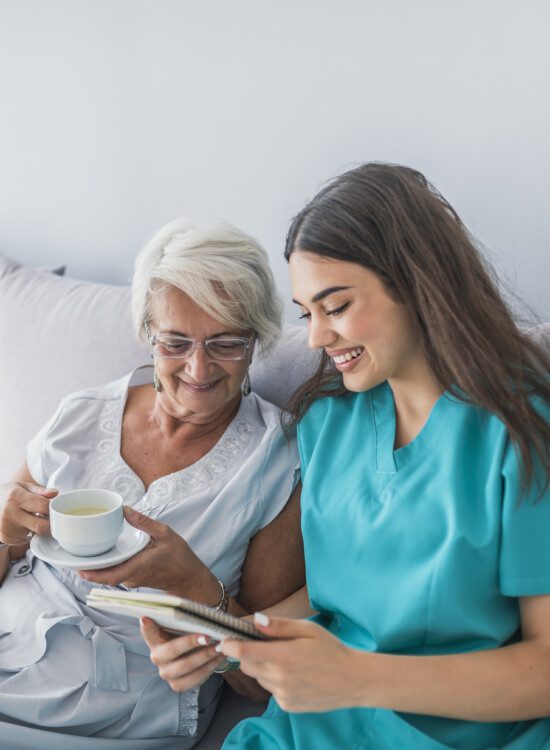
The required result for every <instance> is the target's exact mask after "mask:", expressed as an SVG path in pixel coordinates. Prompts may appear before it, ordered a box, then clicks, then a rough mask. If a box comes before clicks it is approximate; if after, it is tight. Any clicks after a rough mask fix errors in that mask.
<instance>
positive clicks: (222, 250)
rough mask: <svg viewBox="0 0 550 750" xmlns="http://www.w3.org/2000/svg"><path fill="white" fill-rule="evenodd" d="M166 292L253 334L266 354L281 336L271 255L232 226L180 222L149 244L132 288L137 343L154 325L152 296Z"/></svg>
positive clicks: (140, 257)
mask: <svg viewBox="0 0 550 750" xmlns="http://www.w3.org/2000/svg"><path fill="white" fill-rule="evenodd" d="M165 286H172V287H175V288H176V289H179V290H180V291H182V292H184V293H185V294H187V295H188V296H189V297H190V298H191V299H192V300H193V302H195V303H196V304H197V305H199V307H201V308H202V309H203V310H205V311H206V312H207V313H208V314H209V315H211V316H212V317H213V318H215V319H216V320H219V321H220V322H221V323H224V324H226V325H228V326H231V327H232V328H237V329H240V330H249V329H250V330H252V331H253V332H254V333H255V334H256V337H257V341H258V343H259V344H260V348H261V351H262V352H267V351H269V350H270V349H271V348H272V347H273V346H274V345H275V343H276V342H277V340H278V338H279V336H280V332H281V316H282V303H281V299H280V296H279V293H278V291H277V288H276V286H275V281H274V279H273V274H272V272H271V268H270V267H269V259H268V256H267V253H266V251H265V250H264V249H263V247H262V246H261V245H260V244H259V243H258V242H257V241H256V240H255V239H253V238H252V237H250V236H249V235H247V234H244V232H241V231H240V230H239V229H237V228H235V227H233V226H231V224H228V223H226V222H221V221H219V222H216V223H215V224H210V225H207V226H198V225H196V224H194V223H193V222H192V221H191V220H190V219H176V220H175V221H172V222H170V223H169V224H166V225H165V226H164V227H162V229H160V230H159V231H158V232H157V233H156V234H155V235H154V236H153V237H152V238H151V239H150V240H149V242H148V243H147V244H146V245H145V247H144V248H143V250H141V252H140V253H139V255H138V256H137V258H136V262H135V266H134V278H133V282H132V316H133V320H134V326H135V330H136V333H137V335H138V337H140V338H143V337H144V324H146V323H149V322H150V320H151V297H152V295H153V294H154V293H155V292H156V291H158V290H159V289H162V288H163V287H165Z"/></svg>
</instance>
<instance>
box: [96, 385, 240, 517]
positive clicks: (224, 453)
mask: <svg viewBox="0 0 550 750" xmlns="http://www.w3.org/2000/svg"><path fill="white" fill-rule="evenodd" d="M123 407H124V398H122V399H116V400H114V401H105V402H104V406H103V408H102V409H101V412H100V414H99V418H98V421H97V428H96V454H95V462H96V470H97V475H98V476H100V477H101V478H102V486H103V487H104V488H105V489H109V490H112V491H113V492H118V493H119V494H121V495H122V497H123V498H124V500H125V502H126V503H127V504H128V505H131V506H132V507H135V508H136V509H137V510H140V511H141V512H142V513H146V514H147V515H150V511H152V510H155V509H158V508H159V507H164V506H165V505H166V504H167V503H168V502H170V501H171V500H174V499H176V498H177V499H178V500H183V499H185V498H187V497H190V496H191V495H194V494H196V493H197V492H202V491H203V490H205V489H206V488H207V487H209V486H210V485H212V484H214V483H215V482H218V481H219V480H220V479H221V478H222V477H223V476H225V475H227V474H228V473H229V472H230V471H231V469H232V468H233V467H234V466H235V465H236V464H237V462H238V460H239V458H240V457H241V456H242V454H243V453H244V451H245V449H246V448H247V447H248V445H249V443H250V440H251V438H252V433H253V431H254V428H253V426H252V425H251V424H250V423H249V422H247V421H246V420H244V419H243V418H242V417H239V413H237V416H236V417H235V419H234V420H233V421H232V422H231V424H230V425H229V427H228V428H227V429H226V431H225V432H224V434H223V435H222V437H221V438H220V439H219V440H218V442H217V443H216V445H215V446H214V447H213V448H212V449H211V450H210V451H209V452H208V453H207V454H206V455H205V456H203V457H202V458H200V459H199V460H198V461H196V462H195V463H194V464H191V466H188V467H186V468H185V469H181V471H176V472H173V473H172V474H167V475H166V476H164V477H159V478H158V479H156V480H155V481H154V482H152V483H151V485H150V486H149V489H148V490H147V492H145V488H144V486H143V483H142V481H141V480H140V478H139V477H138V476H137V474H135V472H134V471H132V469H131V468H130V467H129V466H128V464H127V463H126V462H125V461H124V460H123V458H122V456H121V455H120V435H121V425H122V413H123Z"/></svg>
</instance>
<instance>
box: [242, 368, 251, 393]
mask: <svg viewBox="0 0 550 750" xmlns="http://www.w3.org/2000/svg"><path fill="white" fill-rule="evenodd" d="M241 390H242V394H243V396H248V395H249V393H250V375H249V374H248V370H247V371H246V375H245V376H244V380H243V384H242V388H241Z"/></svg>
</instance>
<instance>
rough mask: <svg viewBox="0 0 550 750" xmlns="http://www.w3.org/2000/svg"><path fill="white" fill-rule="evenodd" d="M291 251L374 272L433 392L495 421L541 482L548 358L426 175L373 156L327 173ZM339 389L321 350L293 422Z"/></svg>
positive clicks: (549, 395) (290, 241)
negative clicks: (402, 318)
mask: <svg viewBox="0 0 550 750" xmlns="http://www.w3.org/2000/svg"><path fill="white" fill-rule="evenodd" d="M298 250H302V251H306V252H312V253H315V254H317V255H320V256H324V257H327V258H332V259H335V260H342V261H351V262H352V263H359V264H360V265H362V266H364V267H365V268H368V269H369V270H370V271H373V272H374V273H375V274H376V275H377V276H378V277H379V278H380V279H381V281H382V282H383V283H384V285H385V286H386V288H387V289H388V291H389V293H390V294H392V296H393V297H394V298H395V299H396V300H398V301H400V302H402V303H403V304H405V305H408V307H409V308H410V309H411V310H412V311H413V313H414V315H415V318H416V322H417V325H418V329H419V332H420V337H421V342H422V345H423V347H424V350H425V353H426V357H427V361H428V363H429V365H430V367H431V370H432V372H433V373H434V375H435V376H436V378H437V379H438V381H439V383H440V384H441V386H442V388H443V389H445V390H448V391H450V392H452V393H453V394H454V395H456V396H457V397H458V398H462V399H464V400H468V402H470V403H472V404H475V405H477V406H479V407H481V408H483V409H487V410H488V411H490V412H492V413H493V414H496V415H497V416H498V417H499V418H500V419H501V420H502V421H503V423H504V424H505V425H506V427H507V429H508V431H509V434H510V437H511V439H512V441H513V443H514V445H515V447H516V450H517V451H518V455H519V458H520V460H521V463H522V466H523V472H524V488H526V487H527V485H528V483H529V482H530V481H531V480H532V479H533V475H534V470H535V468H534V467H535V463H534V455H536V456H537V457H538V459H539V460H540V461H541V463H542V466H543V468H544V470H545V475H544V476H545V479H544V480H543V481H545V482H546V484H545V486H547V485H548V475H549V474H550V424H549V423H548V422H547V421H546V420H545V418H544V417H543V416H542V415H541V414H540V413H539V411H537V409H536V408H535V407H534V406H533V402H532V398H533V396H539V397H540V398H542V399H543V401H544V402H546V404H549V405H550V379H549V375H550V355H549V354H548V352H547V351H546V350H545V349H544V347H543V345H542V344H540V345H539V344H537V343H536V342H535V341H534V340H533V339H532V338H531V337H530V336H529V335H528V334H527V333H525V332H524V331H522V330H521V329H520V328H519V327H518V325H517V323H516V322H515V320H514V317H513V315H512V313H511V310H510V309H509V307H508V305H507V304H506V302H505V301H504V298H503V296H502V295H501V293H500V291H499V286H498V283H497V280H496V276H495V274H494V272H493V270H492V268H491V267H490V265H489V263H488V262H487V261H486V259H485V258H484V257H483V255H482V254H481V252H480V251H479V250H478V249H477V247H476V244H475V242H474V241H473V239H472V237H471V236H470V234H469V233H468V231H467V229H466V228H465V227H464V225H463V224H462V221H461V220H460V218H459V216H458V214H457V213H456V211H455V210H454V209H453V208H452V206H450V205H449V203H448V202H447V201H446V200H445V198H444V197H443V196H442V195H441V194H440V193H439V192H438V191H437V190H436V189H435V188H434V186H433V185H431V184H430V183H429V182H428V180H427V179H426V178H425V177H424V175H422V174H421V173H420V172H417V171H416V170H414V169H411V168H409V167H404V166H400V165H395V164H383V163H378V162H371V163H368V164H364V165H362V166H360V167H358V168H356V169H352V170H351V171H349V172H346V173H345V174H343V175H341V176H339V177H337V178H335V179H334V180H333V181H332V182H330V183H329V184H328V185H327V186H326V187H325V188H324V189H323V190H321V192H320V193H318V194H317V195H316V196H315V198H313V200H312V201H311V202H310V203H309V204H308V205H307V206H306V207H305V208H304V209H303V210H302V211H301V212H300V213H299V214H298V215H297V216H296V217H295V218H294V219H293V221H292V223H291V225H290V229H289V231H288V235H287V239H286V248H285V258H286V259H287V261H288V260H289V258H290V256H291V255H292V253H293V252H296V251H298ZM344 391H345V388H344V386H343V384H342V379H341V375H340V374H339V373H338V371H337V370H336V369H335V368H334V366H333V365H331V360H330V358H329V357H328V356H327V355H326V354H325V353H324V352H323V353H322V355H321V358H320V363H319V367H318V369H317V371H316V373H315V374H314V375H313V376H312V377H311V378H310V379H309V380H308V381H307V382H306V383H305V384H304V385H303V386H302V387H301V388H300V389H299V390H298V391H297V392H296V393H295V394H294V396H293V397H292V399H291V401H290V403H289V405H288V407H287V408H288V411H289V412H290V414H291V420H292V423H296V422H297V421H299V420H300V419H301V418H302V417H303V415H304V414H305V412H306V411H307V409H308V408H309V406H310V405H311V403H312V402H313V401H314V400H315V399H318V398H321V397H327V396H333V397H334V396H338V395H340V394H342V393H343V392H344ZM543 490H544V488H542V489H541V492H542V491H543Z"/></svg>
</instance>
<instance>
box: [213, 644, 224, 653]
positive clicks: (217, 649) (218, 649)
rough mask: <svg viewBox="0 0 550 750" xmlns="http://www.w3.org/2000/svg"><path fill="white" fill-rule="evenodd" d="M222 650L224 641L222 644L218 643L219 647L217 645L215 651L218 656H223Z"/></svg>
mask: <svg viewBox="0 0 550 750" xmlns="http://www.w3.org/2000/svg"><path fill="white" fill-rule="evenodd" d="M222 648H223V641H222V642H221V643H218V645H217V646H215V648H214V651H215V652H216V653H217V654H221V652H222Z"/></svg>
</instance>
